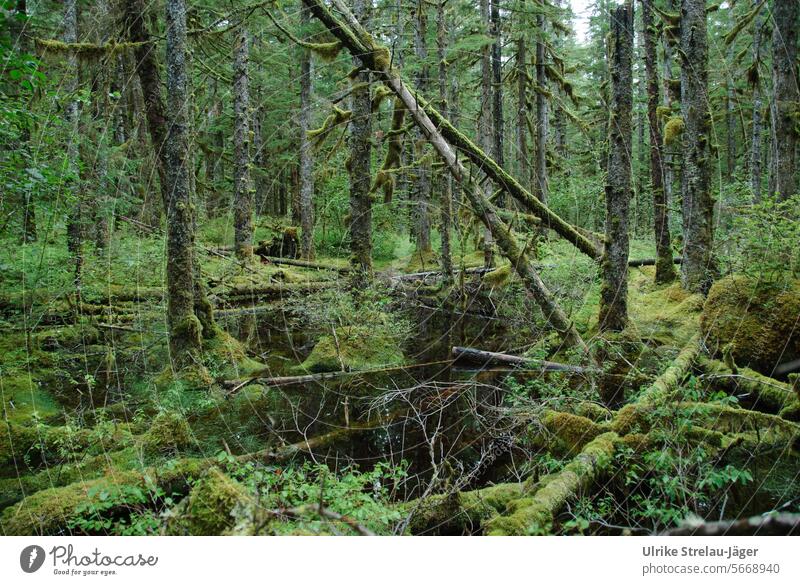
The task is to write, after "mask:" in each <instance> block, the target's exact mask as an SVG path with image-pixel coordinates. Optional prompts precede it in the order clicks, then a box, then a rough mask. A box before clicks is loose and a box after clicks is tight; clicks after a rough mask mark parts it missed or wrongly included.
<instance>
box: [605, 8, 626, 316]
mask: <svg viewBox="0 0 800 585" xmlns="http://www.w3.org/2000/svg"><path fill="white" fill-rule="evenodd" d="M610 43H611V63H610V64H609V65H610V69H611V83H612V96H611V123H610V124H609V137H608V142H609V154H608V180H607V183H606V188H605V191H606V248H605V257H604V258H603V261H602V263H601V267H602V273H603V285H602V288H601V290H600V318H599V322H600V330H601V331H622V330H623V329H624V328H625V325H626V324H627V322H628V251H629V242H628V211H629V206H630V199H631V181H632V177H631V144H632V143H633V140H632V138H633V133H632V124H633V69H632V63H633V4H632V0H627V1H626V2H625V4H624V5H622V6H619V7H617V8H615V9H613V10H612V12H611V32H610Z"/></svg>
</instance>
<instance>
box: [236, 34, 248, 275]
mask: <svg viewBox="0 0 800 585" xmlns="http://www.w3.org/2000/svg"><path fill="white" fill-rule="evenodd" d="M234 34H235V36H234V41H233V151H234V152H233V163H234V168H233V228H234V230H233V231H234V234H233V249H234V252H235V253H236V257H237V258H239V259H240V260H243V261H245V262H250V261H251V260H252V259H253V188H252V184H251V181H250V87H249V85H250V83H249V82H250V74H249V71H248V66H249V64H248V61H249V56H250V50H249V48H250V47H249V45H250V35H249V34H248V32H247V27H245V26H240V27H239V28H238V29H236V31H235V33H234Z"/></svg>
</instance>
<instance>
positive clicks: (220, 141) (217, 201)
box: [205, 79, 225, 217]
mask: <svg viewBox="0 0 800 585" xmlns="http://www.w3.org/2000/svg"><path fill="white" fill-rule="evenodd" d="M207 119H208V126H209V128H211V130H210V133H209V137H208V142H209V147H210V148H209V150H208V152H207V153H206V156H205V169H206V184H207V185H208V196H207V197H206V212H207V214H208V216H209V217H216V216H217V215H219V214H220V211H221V209H222V207H223V200H224V197H223V195H222V193H223V189H222V187H221V185H220V182H222V181H224V179H225V168H224V162H223V158H222V151H223V150H224V149H225V135H224V134H223V132H222V128H221V126H222V100H221V99H220V96H219V82H218V81H217V80H216V79H214V81H213V82H212V86H211V104H210V105H209V108H208V116H207Z"/></svg>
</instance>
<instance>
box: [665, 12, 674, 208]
mask: <svg viewBox="0 0 800 585" xmlns="http://www.w3.org/2000/svg"><path fill="white" fill-rule="evenodd" d="M672 2H673V0H667V10H670V11H672V10H673V4H672ZM662 39H663V46H664V85H663V87H664V106H665V107H666V108H669V110H670V111H672V102H673V91H672V89H670V81H671V80H672V51H673V48H672V44H671V41H670V39H669V36H668V35H667V34H666V33H664V34H662ZM672 150H673V147H672V146H666V145H664V146H663V150H662V152H663V153H664V201H666V202H667V204H669V202H670V201H673V196H672V194H673V186H674V184H675V170H674V168H673V164H674V158H675V157H674V156H673V152H672ZM668 216H669V213H668Z"/></svg>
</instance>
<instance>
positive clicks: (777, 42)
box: [772, 0, 800, 201]
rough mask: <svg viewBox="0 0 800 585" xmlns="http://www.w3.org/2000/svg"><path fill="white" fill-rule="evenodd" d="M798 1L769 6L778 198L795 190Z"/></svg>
mask: <svg viewBox="0 0 800 585" xmlns="http://www.w3.org/2000/svg"><path fill="white" fill-rule="evenodd" d="M798 15H800V3H798V2H797V0H775V3H774V5H773V8H772V18H773V22H774V25H773V28H772V90H773V92H774V94H775V141H776V147H777V148H776V152H775V155H776V159H775V191H776V192H777V194H778V198H779V199H780V200H782V201H785V200H787V199H788V198H789V197H791V196H793V195H794V194H795V192H796V182H795V173H796V171H797V165H796V160H795V159H796V155H797V138H798V134H799V132H798V126H799V125H800V123H799V122H798V120H800V89H799V88H798V83H800V81H798V77H797V73H798V71H797V28H798V26H799V25H798V21H797V20H798Z"/></svg>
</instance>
